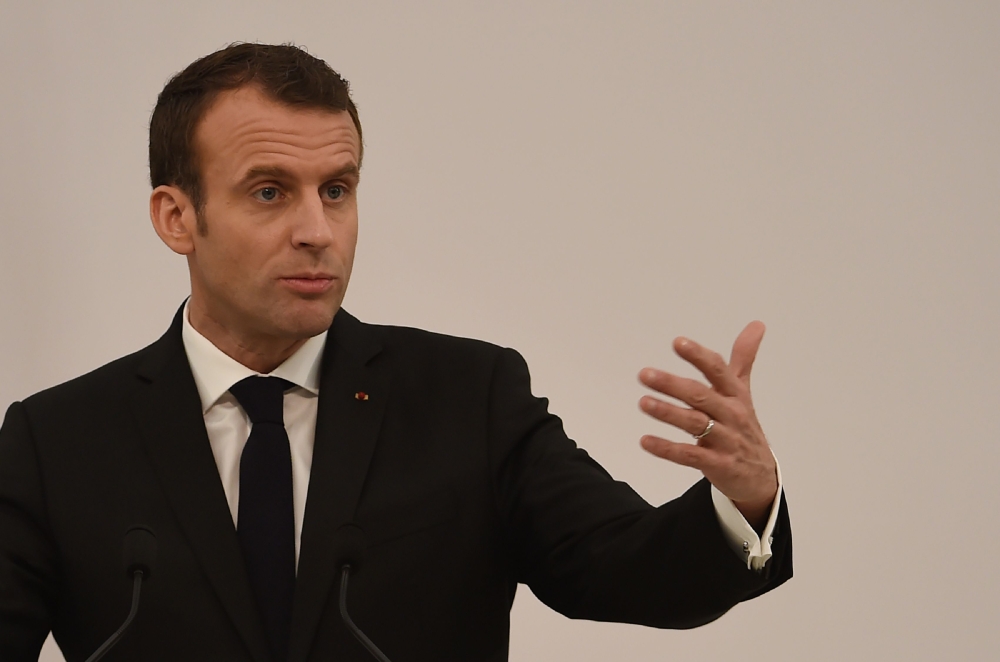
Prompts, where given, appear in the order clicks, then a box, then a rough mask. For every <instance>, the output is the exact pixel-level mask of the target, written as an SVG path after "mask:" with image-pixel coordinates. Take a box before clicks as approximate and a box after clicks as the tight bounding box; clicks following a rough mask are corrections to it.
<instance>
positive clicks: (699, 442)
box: [639, 322, 778, 528]
mask: <svg viewBox="0 0 1000 662" xmlns="http://www.w3.org/2000/svg"><path fill="white" fill-rule="evenodd" d="M763 337H764V325H763V324H762V323H761V322H751V323H750V324H748V325H747V327H746V328H745V329H743V332H742V333H740V335H739V337H737V338H736V342H735V343H733V351H732V354H731V356H730V359H729V363H728V364H727V363H726V362H725V360H724V359H723V358H722V357H721V356H720V355H719V354H717V353H715V352H713V351H711V350H709V349H707V348H705V347H702V346H701V345H699V344H698V343H696V342H694V341H693V340H688V339H687V338H676V339H675V340H674V351H676V352H677V354H678V356H680V357H681V358H682V359H684V360H685V361H687V362H688V363H690V364H691V365H693V366H694V367H696V368H698V370H700V371H701V373H702V374H703V375H705V378H706V379H707V380H708V382H709V384H711V386H710V387H709V386H706V385H705V384H702V383H701V382H699V381H697V380H694V379H687V378H684V377H679V376H677V375H674V374H671V373H669V372H664V371H662V370H657V369H655V368H643V369H642V371H641V372H640V373H639V381H640V382H642V383H643V384H645V385H646V386H648V387H649V388H651V389H653V390H654V391H657V392H659V393H661V394H663V395H666V396H669V397H671V398H675V399H677V400H680V401H681V402H683V403H686V404H687V405H689V406H690V409H689V408H687V407H681V406H678V405H675V404H672V403H669V402H664V401H663V400H660V399H659V398H656V397H653V396H649V395H647V396H643V397H642V398H641V399H640V400H639V408H640V409H642V410H643V411H644V412H646V413H647V414H649V415H650V416H652V417H653V418H655V419H657V420H660V421H663V422H664V423H669V424H670V425H673V426H674V427H677V428H680V429H681V430H684V431H685V432H687V433H688V434H690V435H692V436H693V437H695V439H696V442H695V443H678V442H675V441H669V440H667V439H662V438H660V437H655V436H652V435H646V436H644V437H643V438H642V441H641V443H642V447H643V448H645V449H646V450H647V451H649V452H650V453H652V454H653V455H657V456H659V457H662V458H664V459H666V460H670V461H671V462H676V463H677V464H682V465H684V466H687V467H694V468H695V469H698V470H700V471H701V472H702V473H703V474H705V477H706V478H708V480H709V481H711V483H712V484H713V485H715V487H717V488H718V489H719V491H720V492H722V493H723V494H725V495H726V496H727V497H729V498H730V499H731V500H732V501H733V503H734V504H736V507H737V508H738V509H739V511H740V512H741V513H742V514H743V516H744V517H745V518H746V519H747V521H748V522H749V523H750V525H751V526H753V527H755V528H759V527H760V526H763V524H764V522H765V521H766V520H767V516H768V513H769V512H770V510H771V506H772V504H773V503H774V497H775V495H776V494H777V492H778V477H777V470H776V467H775V462H774V456H773V455H772V454H771V449H770V447H769V446H768V444H767V439H766V438H765V437H764V431H763V430H762V429H761V427H760V423H758V422H757V415H756V414H755V413H754V409H753V401H752V400H751V398H750V369H751V368H752V367H753V362H754V358H756V356H757V349H758V348H759V347H760V341H761V340H762V339H763Z"/></svg>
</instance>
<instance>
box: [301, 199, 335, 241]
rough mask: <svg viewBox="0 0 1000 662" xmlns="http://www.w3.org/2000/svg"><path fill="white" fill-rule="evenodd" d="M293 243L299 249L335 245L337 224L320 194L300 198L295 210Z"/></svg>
mask: <svg viewBox="0 0 1000 662" xmlns="http://www.w3.org/2000/svg"><path fill="white" fill-rule="evenodd" d="M294 214H295V218H294V219H293V226H292V243H293V244H294V245H295V246H296V247H298V248H326V247H327V246H329V245H330V244H332V243H333V241H334V238H335V235H334V228H333V226H334V223H335V222H336V221H335V220H334V219H333V218H332V217H331V215H330V214H329V212H328V210H327V209H326V207H325V205H324V204H323V200H322V199H321V198H320V197H319V195H318V194H311V195H306V196H303V197H302V198H300V203H299V204H298V205H296V207H295V210H294Z"/></svg>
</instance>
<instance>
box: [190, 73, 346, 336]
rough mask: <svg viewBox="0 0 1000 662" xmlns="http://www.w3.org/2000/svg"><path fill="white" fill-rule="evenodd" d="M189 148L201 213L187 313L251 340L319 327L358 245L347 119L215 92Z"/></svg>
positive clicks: (340, 292) (340, 293) (248, 91)
mask: <svg viewBox="0 0 1000 662" xmlns="http://www.w3.org/2000/svg"><path fill="white" fill-rule="evenodd" d="M195 146H196V152H197V154H198V157H199V166H200V168H199V169H200V172H201V183H202V191H203V199H204V201H205V205H204V210H203V213H202V217H201V219H200V220H201V224H203V225H204V233H201V232H199V233H198V234H197V235H196V236H194V237H193V239H194V251H193V252H192V253H191V254H190V255H189V256H188V260H189V265H190V268H191V281H192V282H191V287H192V306H194V305H195V300H198V303H199V304H200V305H199V306H198V307H199V308H200V313H201V314H204V315H207V316H208V317H209V318H211V320H212V321H213V322H214V323H217V324H219V325H222V326H223V327H225V328H227V329H228V330H229V331H230V332H232V333H233V334H234V335H235V336H237V337H239V338H242V339H243V341H244V342H248V343H253V342H255V340H265V339H267V340H272V339H280V340H288V341H295V340H299V339H304V338H308V337H311V336H314V335H316V334H318V333H321V332H322V331H324V330H326V329H327V328H328V327H329V326H330V323H331V322H332V320H333V316H334V314H335V313H336V312H337V310H338V309H339V308H340V305H341V302H342V301H343V300H344V293H345V291H346V290H347V282H348V280H349V279H350V276H351V267H352V266H353V264H354V248H355V245H356V244H357V237H358V203H357V188H358V168H359V163H358V158H359V155H360V148H361V144H360V139H359V137H358V132H357V129H356V128H355V127H354V123H353V122H352V120H351V117H350V115H349V114H348V113H347V112H346V111H343V112H337V113H331V112H328V111H322V110H302V109H295V108H291V107H289V106H285V105H282V104H281V103H279V102H276V101H273V100H271V99H269V98H268V97H266V96H265V95H264V94H263V93H261V92H260V91H259V90H258V89H256V88H254V87H245V88H240V89H238V90H234V91H229V92H224V93H222V94H220V95H219V97H218V98H217V99H216V100H215V102H214V103H213V104H212V106H211V107H210V108H209V110H208V112H207V113H206V114H205V116H204V118H203V119H202V121H201V123H200V124H199V125H198V127H197V129H196V132H195Z"/></svg>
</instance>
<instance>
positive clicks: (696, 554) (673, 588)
mask: <svg viewBox="0 0 1000 662" xmlns="http://www.w3.org/2000/svg"><path fill="white" fill-rule="evenodd" d="M546 405H547V402H546V401H545V400H544V399H541V398H535V397H533V396H532V395H531V390H530V383H529V376H528V369H527V366H526V365H525V363H524V360H523V359H522V358H521V357H520V355H518V354H517V353H516V352H514V351H513V350H504V351H502V352H501V353H500V355H499V357H498V360H497V363H496V365H495V369H494V374H493V380H492V386H491V396H490V414H489V416H490V426H489V427H490V439H489V444H490V461H491V463H492V473H493V476H494V493H495V498H496V501H497V507H498V509H499V510H500V512H501V518H502V519H503V520H504V521H505V522H506V526H507V527H508V532H507V538H508V540H509V541H510V544H511V549H512V554H513V556H514V559H515V563H516V567H517V573H518V580H519V581H521V582H524V583H526V584H528V585H529V586H530V587H531V589H532V591H533V592H534V593H535V594H536V595H537V596H538V597H539V599H541V600H542V601H543V602H545V603H546V604H547V605H549V606H550V607H552V608H553V609H555V610H557V611H559V612H560V613H562V614H564V615H566V616H569V617H572V618H586V619H592V620H606V621H621V622H630V623H639V624H643V625H650V626H654V627H669V628H687V627H694V626H697V625H701V624H703V623H707V622H709V621H712V620H714V619H716V618H718V617H719V616H721V615H722V614H723V613H725V612H726V611H727V610H728V609H729V608H731V607H732V606H733V605H734V604H736V603H738V602H740V601H742V600H746V599H749V598H751V597H754V596H756V595H759V594H760V593H763V592H765V591H767V590H770V589H772V588H774V587H776V586H778V585H779V584H781V583H782V582H784V581H785V580H787V579H788V578H789V577H790V576H791V535H790V531H789V529H788V523H787V519H788V516H787V509H786V507H785V506H784V502H782V506H781V513H780V515H779V524H778V526H777V527H776V535H775V551H774V555H773V556H772V558H771V559H770V561H769V562H768V564H767V566H766V567H765V570H764V571H763V572H761V573H757V572H754V571H751V570H748V569H747V567H746V564H745V563H742V562H741V561H740V559H738V558H737V557H736V555H735V554H733V552H732V550H731V549H730V547H729V546H728V545H727V543H726V541H725V539H724V537H723V533H722V531H721V529H720V526H719V523H718V520H717V518H716V515H715V510H714V507H713V505H712V499H711V492H710V488H711V486H710V484H709V483H708V481H706V480H702V481H700V482H698V483H697V484H695V485H694V486H693V487H692V488H691V489H689V490H688V491H687V492H686V493H684V494H683V495H682V496H680V497H678V498H677V499H674V500H673V501H670V502H668V503H666V504H664V505H662V506H660V507H659V508H653V507H652V506H650V505H649V504H648V503H646V501H644V500H643V499H642V498H641V497H640V496H639V495H638V494H636V493H635V492H634V491H633V490H632V489H631V488H630V487H629V486H628V485H626V484H625V483H622V482H618V481H615V480H614V479H612V478H611V476H610V475H608V473H607V472H606V471H605V470H604V469H603V468H602V467H601V466H600V465H598V464H597V463H596V462H595V461H594V460H593V459H591V458H590V456H589V455H587V453H586V452H585V451H583V450H582V449H580V448H578V447H577V446H576V444H575V443H574V442H573V441H571V440H570V439H568V438H567V437H566V435H565V433H564V432H563V428H562V423H561V421H560V420H559V419H558V418H557V417H556V416H553V415H551V414H549V413H548V412H547V408H546Z"/></svg>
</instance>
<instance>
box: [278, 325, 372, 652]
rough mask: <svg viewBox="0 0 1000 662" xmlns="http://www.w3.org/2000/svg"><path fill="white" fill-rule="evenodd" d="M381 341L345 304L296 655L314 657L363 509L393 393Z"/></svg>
mask: <svg viewBox="0 0 1000 662" xmlns="http://www.w3.org/2000/svg"><path fill="white" fill-rule="evenodd" d="M380 351H381V344H380V343H379V342H378V340H377V339H376V337H375V336H374V333H373V332H372V331H371V330H369V329H368V328H366V327H365V325H363V324H362V323H361V322H359V321H358V320H357V319H355V318H354V317H352V316H351V315H349V314H348V313H347V312H346V311H344V310H340V311H339V312H338V313H337V316H336V317H335V318H334V322H333V325H332V326H331V327H330V333H329V335H328V336H327V342H326V348H325V350H324V353H323V366H322V374H321V377H320V391H319V411H318V414H317V419H316V442H315V446H314V449H313V461H312V468H311V470H310V478H309V492H308V497H307V499H306V512H305V521H304V522H303V526H302V541H301V547H300V553H299V569H298V579H297V581H296V585H295V604H294V607H293V611H292V638H291V648H290V655H289V660H290V661H291V662H301V661H304V660H305V659H306V657H307V656H308V654H309V650H310V648H311V646H312V641H313V638H314V636H315V633H316V628H317V625H318V623H319V618H320V615H321V614H322V612H323V609H324V608H325V606H326V604H327V602H328V599H329V595H330V592H331V590H332V589H333V586H334V584H335V582H336V578H337V568H336V559H335V558H334V556H335V554H336V544H337V536H336V532H337V529H338V528H339V527H340V526H342V525H343V524H346V523H348V522H351V521H352V520H353V519H354V514H355V511H356V509H357V505H358V500H359V499H360V497H361V491H362V488H363V486H364V482H365V477H366V475H367V473H368V466H369V464H370V462H371V458H372V454H373V453H374V451H375V442H376V439H377V438H378V432H379V428H380V426H381V423H382V414H383V412H384V410H385V404H386V399H387V397H388V393H389V375H388V370H387V368H386V367H385V363H384V362H380V361H377V360H374V359H375V357H376V356H377V355H378V353H379V352H380Z"/></svg>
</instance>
